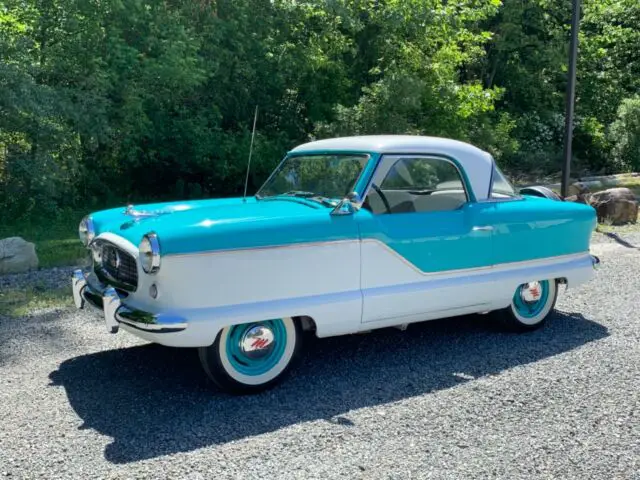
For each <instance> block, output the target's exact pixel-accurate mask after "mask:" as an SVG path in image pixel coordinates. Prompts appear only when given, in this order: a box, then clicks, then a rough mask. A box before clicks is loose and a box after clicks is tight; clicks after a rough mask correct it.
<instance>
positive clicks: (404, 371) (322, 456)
mask: <svg viewBox="0 0 640 480" xmlns="http://www.w3.org/2000/svg"><path fill="white" fill-rule="evenodd" d="M625 240H626V241H628V242H629V243H630V244H631V245H629V244H627V245H626V246H623V245H621V244H620V243H618V242H616V241H614V240H612V239H609V238H606V237H604V236H602V235H598V236H597V238H596V241H597V243H596V244H595V245H594V251H597V253H598V254H599V255H600V258H601V259H602V261H603V266H602V268H601V270H600V271H599V272H598V277H599V279H598V280H597V281H593V282H592V283H590V284H589V285H587V286H583V287H580V288H579V289H576V290H575V291H574V290H569V291H567V292H566V294H561V298H560V300H559V305H558V307H559V313H558V314H557V315H556V316H555V317H554V318H553V319H552V321H551V322H550V324H549V325H548V326H547V327H546V328H544V329H542V330H539V331H536V332H533V333H528V334H524V335H522V334H521V335H517V334H507V333H503V332H501V331H500V330H498V329H496V328H495V327H494V326H493V324H492V323H491V322H490V321H489V319H488V318H487V317H483V316H473V317H463V318H458V319H455V320H447V321H438V322H427V323H425V324H422V325H413V326H410V327H409V329H408V330H407V331H405V332H400V331H398V330H395V329H386V330H382V331H378V332H373V333H371V334H367V335H355V336H348V337H340V338H332V339H324V340H315V341H310V342H309V343H308V344H307V349H306V354H305V356H304V358H303V361H302V363H301V365H300V366H299V367H298V368H297V370H296V371H295V373H294V375H292V376H291V377H289V379H288V381H287V382H286V383H284V384H283V385H282V386H281V387H279V388H277V389H275V390H272V391H270V392H268V393H264V394H260V395H258V396H252V397H231V396H227V395H222V394H220V393H218V392H216V391H215V390H213V387H210V385H209V384H208V382H207V381H205V378H204V376H203V374H202V373H201V371H200V366H199V363H198V361H197V356H196V354H195V353H194V352H193V351H189V350H177V349H169V348H165V347H159V346H153V345H146V344H144V343H143V342H141V341H138V340H136V339H135V338H134V337H132V336H130V335H128V334H126V333H120V334H118V335H109V334H107V333H105V330H104V327H103V324H102V323H101V322H100V320H99V319H96V318H86V317H85V316H84V315H80V314H78V313H76V312H75V311H74V310H72V309H66V308H65V309H58V310H50V311H40V312H33V313H32V315H30V316H28V317H24V318H17V319H9V318H2V317H0V478H1V477H2V476H3V475H4V476H6V477H7V478H43V479H44V478H46V479H55V478H71V479H74V480H77V479H84V478H181V479H190V480H195V479H204V478H207V479H224V478H242V479H245V478H278V479H288V478H304V479H308V478H321V479H328V478H349V479H352V478H367V479H369V478H372V479H373V478H376V479H377V478H385V479H386V478H390V479H391V478H393V479H408V478H437V479H459V478H472V479H479V478H504V479H515V478H549V479H558V478H572V479H591V478H593V479H640V300H638V296H639V295H638V294H639V292H640V274H639V273H638V272H639V271H640V251H639V250H637V249H635V248H632V246H633V245H640V235H635V236H634V235H627V236H625ZM43 275H47V274H46V273H43ZM18 280H19V279H17V280H16V281H18ZM5 283H6V282H5Z"/></svg>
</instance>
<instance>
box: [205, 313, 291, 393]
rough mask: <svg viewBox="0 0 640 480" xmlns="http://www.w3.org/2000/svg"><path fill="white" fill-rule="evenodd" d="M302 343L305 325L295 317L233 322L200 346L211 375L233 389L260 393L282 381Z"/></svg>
mask: <svg viewBox="0 0 640 480" xmlns="http://www.w3.org/2000/svg"><path fill="white" fill-rule="evenodd" d="M301 344H302V329H301V327H300V325H299V322H297V321H295V320H294V319H292V318H278V319H273V320H265V321H261V322H254V323H245V324H241V325H231V326H229V327H225V328H223V329H222V330H221V331H220V333H219V334H218V336H217V337H216V340H215V342H213V345H211V346H209V347H201V348H199V349H198V353H199V356H200V363H201V364H202V367H203V368H204V371H205V372H206V373H207V375H208V376H209V378H210V379H211V380H213V382H214V383H215V384H216V385H217V386H219V387H220V388H221V389H223V390H225V391H227V392H230V393H237V394H241V393H257V392H260V391H263V390H266V389H268V388H271V387H273V386H274V385H276V384H277V383H279V382H280V381H281V380H282V379H283V378H284V376H285V375H286V373H287V372H288V371H289V368H290V367H291V364H292V362H293V361H294V359H295V358H296V357H297V354H298V352H299V350H300V348H301Z"/></svg>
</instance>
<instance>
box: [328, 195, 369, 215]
mask: <svg viewBox="0 0 640 480" xmlns="http://www.w3.org/2000/svg"><path fill="white" fill-rule="evenodd" d="M361 203H362V199H361V198H360V195H359V194H358V192H351V193H349V194H347V196H346V197H344V198H343V199H342V201H341V202H340V203H339V204H338V205H337V206H336V208H334V209H333V210H332V211H331V215H352V214H354V213H355V212H357V211H358V210H359V209H360V206H361Z"/></svg>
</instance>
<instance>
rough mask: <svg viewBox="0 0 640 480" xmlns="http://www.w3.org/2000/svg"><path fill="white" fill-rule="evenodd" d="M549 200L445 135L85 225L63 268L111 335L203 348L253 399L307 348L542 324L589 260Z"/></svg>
mask: <svg viewBox="0 0 640 480" xmlns="http://www.w3.org/2000/svg"><path fill="white" fill-rule="evenodd" d="M545 197H553V195H550V194H545V190H544V189H543V188H541V189H535V188H532V189H529V190H528V191H526V192H524V191H516V189H515V188H514V187H513V186H512V184H511V183H510V182H509V181H508V180H507V178H506V177H505V175H503V173H502V172H501V170H500V169H499V168H498V166H497V165H496V162H495V160H494V158H493V157H492V156H491V155H490V154H489V153H487V152H485V151H483V150H481V149H479V148H476V147H475V146H472V145H470V144H468V143H464V142H460V141H456V140H451V139H444V138H434V137H421V136H403V135H397V136H395V135H391V136H358V137H345V138H334V139H327V140H319V141H314V142H310V143H306V144H303V145H300V146H298V147H297V148H294V149H293V150H291V151H289V152H288V153H287V154H286V155H285V157H284V159H283V160H282V162H281V163H280V164H279V165H278V166H277V168H275V170H274V171H273V173H272V174H271V176H270V177H269V178H268V179H267V180H266V181H265V183H264V184H263V185H262V187H261V188H260V189H259V190H258V192H257V193H256V194H255V195H254V196H251V197H240V198H223V199H206V200H197V201H184V202H169V203H157V204H148V205H139V206H132V205H129V206H127V207H123V208H115V209H109V210H103V211H98V212H95V213H92V214H91V215H88V216H87V217H85V218H84V219H82V221H81V223H80V227H79V233H80V238H81V240H82V242H84V244H85V245H86V246H87V248H88V250H89V255H90V257H91V259H92V266H91V267H90V268H88V269H86V270H76V271H74V273H73V278H72V286H73V296H74V301H75V304H76V306H77V307H78V308H84V307H85V306H92V307H95V308H96V309H97V311H98V312H100V315H101V316H103V317H104V322H105V323H106V327H107V330H108V331H109V332H112V333H114V332H117V331H118V330H119V329H123V330H126V331H127V332H129V333H132V334H133V335H137V336H138V337H140V338H142V339H144V340H146V341H149V342H155V343H158V344H162V345H166V346H171V347H193V348H197V350H198V352H199V357H200V361H201V364H202V367H203V369H204V372H206V374H207V375H208V376H209V377H210V378H211V379H212V380H213V381H214V382H215V384H217V385H218V386H219V387H221V388H222V389H224V390H227V391H230V392H233V393H252V392H257V391H261V390H263V389H266V388H269V387H271V386H273V385H275V384H276V383H277V382H279V381H281V380H282V378H283V377H284V376H285V375H286V373H288V372H289V371H290V369H291V366H292V363H293V361H294V360H295V358H296V357H297V356H298V353H299V351H300V349H301V348H302V340H303V336H308V335H314V334H315V335H316V336H317V337H329V336H335V335H345V334H353V333H357V332H365V331H370V330H372V329H378V328H383V327H391V326H395V327H399V328H401V329H405V328H406V327H407V325H408V324H411V323H413V322H421V321H426V320H432V319H440V318H445V317H446V318H448V317H455V316H460V315H466V314H477V313H485V314H486V313H492V314H494V315H495V316H496V318H499V319H500V320H501V321H502V322H503V323H504V325H505V326H507V327H509V328H511V329H515V330H518V331H527V330H532V329H535V328H538V327H540V326H541V325H543V324H544V323H545V322H546V320H547V319H548V318H549V317H550V315H551V313H552V311H553V310H554V307H555V303H556V298H557V295H558V292H559V289H560V285H564V286H565V288H567V287H572V288H573V287H576V286H578V285H580V284H583V283H585V282H587V281H589V280H590V279H591V278H592V276H593V275H594V269H595V267H596V266H597V264H598V263H599V260H598V259H597V257H595V256H592V255H591V254H590V252H589V245H590V238H591V233H592V231H593V230H594V228H595V226H596V215H595V211H594V209H593V208H592V207H590V206H587V205H582V204H578V203H571V202H565V201H562V200H561V199H559V198H545ZM309 332H310V333H309Z"/></svg>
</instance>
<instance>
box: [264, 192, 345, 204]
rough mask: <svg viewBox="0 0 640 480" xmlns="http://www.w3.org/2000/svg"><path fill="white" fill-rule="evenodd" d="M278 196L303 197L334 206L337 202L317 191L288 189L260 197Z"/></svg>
mask: <svg viewBox="0 0 640 480" xmlns="http://www.w3.org/2000/svg"><path fill="white" fill-rule="evenodd" d="M278 197H295V198H304V199H305V200H312V201H314V202H318V203H321V204H323V205H326V206H329V207H335V206H336V205H337V204H338V202H336V201H335V200H332V199H330V198H328V197H325V196H323V195H318V194H317V193H314V192H307V191H304V190H289V191H288V192H284V193H279V194H277V195H273V196H269V197H266V198H265V197H262V198H264V199H265V200H266V199H269V198H278Z"/></svg>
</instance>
